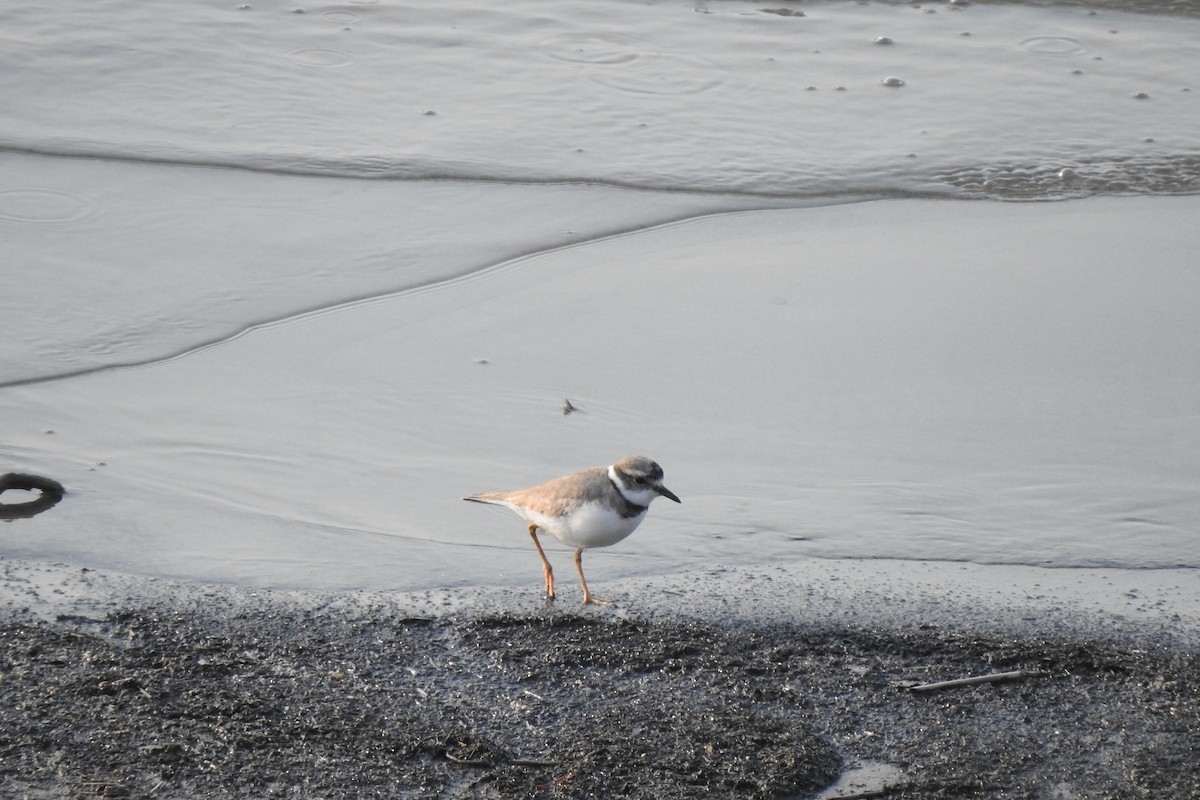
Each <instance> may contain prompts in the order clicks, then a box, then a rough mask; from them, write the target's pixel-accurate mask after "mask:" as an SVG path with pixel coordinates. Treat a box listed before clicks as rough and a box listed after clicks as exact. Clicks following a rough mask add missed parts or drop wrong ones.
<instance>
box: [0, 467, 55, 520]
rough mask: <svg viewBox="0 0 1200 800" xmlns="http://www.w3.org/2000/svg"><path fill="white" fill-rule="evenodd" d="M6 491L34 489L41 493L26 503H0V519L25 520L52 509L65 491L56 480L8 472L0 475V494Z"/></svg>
mask: <svg viewBox="0 0 1200 800" xmlns="http://www.w3.org/2000/svg"><path fill="white" fill-rule="evenodd" d="M6 489H36V490H38V491H39V492H41V493H42V495H41V497H39V498H37V499H36V500H30V501H29V502H28V503H0V519H27V518H29V517H32V516H34V515H35V514H40V513H42V512H43V511H45V510H46V509H48V508H51V507H53V506H54V505H55V504H56V503H58V501H59V500H62V499H63V495H64V494H66V493H67V490H66V489H64V488H63V485H62V484H61V483H59V482H58V481H56V480H52V479H50V478H43V477H42V476H41V475H22V474H21V473H19V472H9V473H7V474H5V475H0V492H3V491H5V490H6Z"/></svg>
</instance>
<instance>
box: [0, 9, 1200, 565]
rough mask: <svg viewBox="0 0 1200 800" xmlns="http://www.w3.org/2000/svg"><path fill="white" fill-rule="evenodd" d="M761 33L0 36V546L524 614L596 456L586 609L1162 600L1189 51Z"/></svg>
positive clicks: (196, 25)
mask: <svg viewBox="0 0 1200 800" xmlns="http://www.w3.org/2000/svg"><path fill="white" fill-rule="evenodd" d="M1129 8H1131V9H1136V8H1138V6H1130V7H1129ZM780 10H781V9H780V8H769V9H762V8H758V7H755V6H753V5H750V4H743V3H703V4H698V5H694V6H689V5H684V4H669V3H657V4H650V5H646V4H634V3H606V4H602V5H595V4H587V3H562V4H555V5H554V6H553V8H548V7H546V6H544V5H543V4H529V3H517V4H508V5H506V6H505V7H504V8H503V9H497V8H493V7H490V6H483V5H475V4H472V3H468V2H456V3H428V4H406V5H404V6H392V5H390V4H387V3H374V4H372V3H355V4H349V5H330V6H321V7H312V8H304V9H303V12H304V13H298V10H297V9H295V8H294V7H287V6H277V5H261V4H253V5H251V6H250V7H245V8H239V7H238V6H237V5H236V4H230V5H228V6H216V5H211V4H193V5H187V6H182V7H172V9H171V11H170V13H165V12H164V11H163V10H162V9H159V8H155V7H149V6H143V5H138V4H128V3H122V2H112V3H105V4H101V5H95V4H87V5H86V6H80V7H79V8H74V9H66V8H61V7H56V9H54V10H46V9H33V8H9V9H4V10H0V31H4V33H3V34H0V36H3V37H4V38H5V47H4V48H3V50H2V52H3V53H4V56H3V57H2V58H3V60H4V61H5V63H6V74H8V75H11V76H12V80H6V81H5V82H4V85H3V86H0V98H3V99H4V103H5V106H6V108H11V109H13V113H11V114H6V116H5V118H4V119H3V120H0V235H2V236H3V238H4V241H5V246H6V250H8V251H9V253H10V258H9V260H8V262H7V264H8V267H7V273H6V287H5V292H4V293H3V294H2V295H0V313H2V315H3V319H4V320H5V333H6V336H5V337H4V341H3V342H2V343H0V406H2V407H3V411H4V424H3V429H0V454H2V455H3V456H4V459H3V464H0V466H4V467H5V468H6V469H14V470H21V471H36V472H40V473H43V474H47V475H50V476H52V477H55V478H57V479H59V480H62V481H63V482H64V483H65V484H67V486H68V489H69V490H70V491H71V495H70V496H69V497H68V499H67V501H64V502H63V503H61V504H60V505H59V506H57V507H56V508H55V509H53V511H52V512H49V513H47V514H45V515H43V516H41V517H38V518H36V519H33V520H22V521H20V522H18V523H13V524H11V525H9V526H6V528H5V530H4V531H3V533H4V537H3V540H0V554H3V555H7V556H14V557H25V558H54V559H62V560H65V561H68V562H72V563H82V564H87V565H98V566H106V567H113V568H121V569H128V570H132V571H137V572H146V573H150V574H169V575H175V576H180V577H194V578H199V579H204V580H219V581H235V582H247V583H254V584H262V585H295V586H319V587H346V586H365V587H372V588H383V587H395V588H418V587H429V586H445V585H457V584H487V583H527V582H529V579H530V576H531V575H532V576H533V577H534V578H536V562H534V561H533V560H532V559H533V558H534V556H533V554H532V553H531V552H529V547H528V539H527V537H525V536H524V534H523V532H522V530H521V527H520V523H519V522H518V521H517V520H515V519H512V518H510V517H508V516H502V515H500V514H491V513H489V512H486V511H481V510H480V509H478V508H475V507H471V506H467V505H465V504H462V503H459V502H458V497H460V496H461V495H463V494H467V493H470V492H474V491H479V490H483V489H492V488H514V487H516V486H520V485H525V484H528V483H533V482H536V481H539V480H542V479H545V478H547V477H550V476H551V475H554V474H557V473H560V472H565V471H569V470H573V469H577V468H581V467H584V466H589V465H591V464H593V463H600V462H602V461H605V460H612V459H615V458H617V457H619V456H621V455H624V454H626V453H627V452H634V451H644V452H646V453H647V454H648V455H651V456H652V457H655V458H657V459H658V460H660V461H661V462H662V463H663V465H664V467H665V468H666V470H667V477H668V485H670V486H671V487H672V489H674V490H675V491H676V492H677V493H678V494H680V495H681V496H682V497H683V498H684V505H683V506H680V507H672V508H659V507H656V508H655V509H654V510H653V511H652V512H651V515H650V520H649V521H648V522H647V523H645V525H644V527H643V529H642V530H640V531H639V532H638V533H637V534H635V536H634V537H633V538H632V539H630V540H629V541H628V542H626V543H623V544H622V545H620V546H618V547H617V548H614V549H612V550H610V551H603V552H602V553H597V554H595V555H589V561H590V562H591V563H592V564H594V565H596V566H595V567H591V569H598V570H599V571H598V572H597V573H596V574H598V575H607V576H609V577H612V576H618V575H634V574H655V573H662V572H672V571H676V570H682V569H699V568H704V567H705V566H707V565H712V564H731V563H732V564H744V565H754V564H763V563H778V562H786V561H788V560H794V559H802V558H808V557H813V556H820V557H864V558H877V557H889V558H918V559H950V560H965V561H977V562H1003V563H1026V564H1048V565H1055V566H1067V565H1073V566H1096V565H1106V566H1127V567H1166V566H1191V567H1196V566H1200V544H1198V543H1197V530H1196V523H1195V520H1197V519H1200V489H1198V488H1197V485H1196V483H1195V479H1194V476H1195V475H1197V474H1200V464H1198V463H1197V459H1198V457H1197V456H1196V455H1195V454H1196V453H1197V452H1200V448H1198V447H1197V445H1200V441H1198V440H1197V432H1198V431H1197V428H1196V425H1195V421H1196V420H1197V419H1200V407H1198V405H1197V402H1198V401H1197V400H1196V398H1197V397H1200V392H1198V391H1197V390H1198V389H1200V385H1198V384H1200V368H1198V367H1197V366H1196V364H1195V359H1194V358H1193V357H1192V350H1193V349H1194V348H1193V347H1192V344H1191V343H1193V342H1195V341H1197V334H1200V330H1197V328H1198V327H1200V324H1198V323H1197V322H1196V321H1195V314H1194V313H1193V306H1194V302H1193V301H1194V298H1195V297H1196V296H1197V289H1198V288H1200V287H1198V286H1197V278H1196V275H1195V271H1194V269H1192V263H1193V261H1194V254H1195V252H1196V250H1197V247H1198V246H1200V233H1197V232H1196V228H1195V225H1194V222H1193V220H1194V219H1195V212H1196V203H1195V199H1194V196H1191V195H1190V194H1189V193H1191V192H1194V191H1195V190H1196V189H1197V187H1198V186H1200V181H1198V175H1200V136H1198V135H1197V133H1196V128H1195V125H1194V120H1195V119H1196V118H1197V107H1196V102H1197V101H1196V99H1195V95H1196V93H1195V92H1193V91H1192V89H1193V87H1192V86H1190V85H1188V79H1189V77H1190V76H1192V75H1194V74H1195V70H1196V67H1197V66H1200V63H1198V62H1200V55H1198V53H1197V51H1196V49H1195V48H1194V46H1193V43H1194V42H1195V41H1196V40H1197V34H1198V33H1200V21H1198V20H1196V19H1194V18H1190V17H1179V16H1154V15H1149V14H1135V13H1129V12H1126V11H1120V10H1113V9H1110V8H1106V9H1102V10H1099V11H1097V10H1095V9H1087V8H1079V7H1069V8H1041V7H1029V6H1020V5H1015V6H993V5H987V6H982V5H968V6H960V5H941V4H936V5H924V6H921V7H912V6H909V5H881V4H874V5H866V6H863V5H858V4H848V3H831V4H819V3H813V4H808V3H805V4H796V5H794V6H793V5H789V6H787V8H786V10H788V11H791V12H793V13H788V14H784V13H780ZM797 11H802V12H803V15H800V14H797V13H795V12H797ZM1093 12H1094V13H1093ZM888 78H895V79H896V80H894V81H888V80H887V79H888ZM1140 95H1145V96H1140ZM31 98H32V99H31ZM1129 194H1141V195H1147V194H1185V195H1188V196H1185V197H1179V198H1161V197H1160V198H1153V197H1141V198H1132V197H1120V195H1129ZM1094 195H1107V196H1106V197H1100V198H1095V199H1091V200H1080V199H1076V200H1071V201H1069V202H1064V203H1056V204H1038V205H1029V204H1013V203H999V202H983V203H970V204H968V203H963V202H961V200H964V199H980V198H993V199H1005V200H1016V199H1041V200H1046V199H1060V200H1061V199H1065V198H1083V197H1087V196H1094ZM904 197H907V198H930V197H942V198H954V199H955V201H943V202H935V201H933V200H930V199H924V200H914V199H908V200H903V201H901V200H899V199H889V200H885V201H880V200H879V199H880V198H904ZM872 198H874V199H876V200H877V202H855V203H850V202H848V201H850V200H856V199H857V200H867V199H872ZM566 398H570V400H571V402H572V403H573V404H574V405H576V406H577V407H578V408H579V409H580V410H579V413H575V414H571V415H570V416H565V415H563V414H562V413H561V408H562V404H563V400H564V399H566ZM552 558H560V559H561V556H552ZM561 560H563V561H564V565H565V559H561Z"/></svg>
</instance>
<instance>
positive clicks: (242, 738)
mask: <svg viewBox="0 0 1200 800" xmlns="http://www.w3.org/2000/svg"><path fill="white" fill-rule="evenodd" d="M0 564H2V565H3V569H4V579H3V581H2V582H0V585H2V586H3V588H4V592H3V594H2V595H0V609H2V613H0V620H2V622H0V629H2V631H3V634H2V637H0V642H2V643H3V649H2V654H0V674H2V675H3V678H2V680H0V714H3V715H4V723H3V725H0V730H2V731H3V733H2V734H0V753H3V758H2V759H0V764H2V765H3V766H2V767H0V795H3V796H5V797H32V798H43V797H155V798H164V797H179V798H183V797H207V798H245V797H339V798H354V797H406V798H407V797H413V798H416V797H435V796H449V797H518V798H540V797H547V798H548V797H579V798H584V797H617V796H628V797H645V798H651V797H653V798H663V797H680V798H682V797H700V796H726V797H735V796H736V797H747V798H772V797H814V796H822V797H888V798H951V797H953V798H958V797H964V798H965V797H986V798H1046V797H1057V798H1075V797H1106V798H1126V797H1128V798H1135V797H1172V798H1185V797H1197V796H1200V775H1198V774H1197V773H1196V770H1195V764H1196V763H1197V757H1198V756H1200V689H1198V688H1197V687H1198V685H1200V684H1198V683H1197V680H1196V678H1197V674H1198V667H1200V663H1198V661H1200V659H1198V656H1197V652H1196V649H1195V647H1194V639H1192V640H1187V639H1186V638H1185V637H1182V636H1180V635H1177V634H1178V633H1180V631H1176V630H1175V629H1174V628H1173V626H1172V624H1171V622H1170V620H1171V615H1170V614H1166V615H1165V616H1163V617H1161V618H1159V619H1158V620H1157V621H1156V622H1155V623H1153V624H1145V623H1137V624H1134V622H1136V621H1134V622H1129V621H1127V623H1128V624H1125V623H1121V622H1120V621H1119V620H1116V619H1115V618H1113V619H1106V618H1104V617H1103V615H1096V614H1092V615H1090V618H1089V619H1086V620H1079V619H1077V614H1076V612H1075V611H1072V610H1070V609H1065V610H1063V611H1062V613H1061V615H1060V617H1059V618H1058V619H1053V620H1052V619H1051V617H1052V616H1054V615H1052V614H1039V615H1038V617H1037V618H1028V619H1023V618H1022V617H1023V616H1026V615H1028V613H1029V608H1028V607H1026V608H1016V607H1014V608H1011V609H1009V611H1010V612H1011V615H1012V616H1011V618H1008V619H1004V614H1003V610H1002V609H996V608H992V609H987V610H986V613H985V615H984V617H989V618H992V619H994V620H995V621H996V623H997V624H994V625H984V624H980V622H979V619H981V617H977V616H973V615H972V614H971V613H968V610H967V609H965V608H964V609H963V613H962V614H961V615H960V619H961V623H960V624H954V623H953V622H951V621H949V620H951V619H953V617H954V615H955V613H954V609H952V608H947V609H946V613H945V614H944V615H943V616H942V617H938V616H937V615H928V614H925V613H923V612H921V611H920V609H919V608H918V607H917V604H916V602H915V601H913V598H912V596H910V597H909V602H908V607H907V611H906V613H902V614H888V613H869V611H870V610H869V609H866V608H865V605H864V604H862V603H860V604H859V605H860V607H861V608H860V609H858V610H856V609H853V608H842V609H839V610H837V611H836V612H835V611H833V610H832V609H829V608H824V607H823V606H822V604H821V603H820V602H819V601H817V600H816V599H815V598H814V597H811V596H810V597H809V598H807V600H806V601H805V602H804V603H802V604H801V605H800V606H798V607H797V608H796V612H797V613H795V614H792V615H787V614H779V613H762V614H758V613H755V612H754V610H753V609H747V608H746V606H745V603H744V602H743V601H744V599H745V598H744V597H741V598H739V597H736V596H732V595H734V594H735V593H731V592H728V591H725V590H727V589H728V587H727V586H724V587H723V586H722V584H721V582H720V581H719V580H713V581H710V582H708V583H707V584H706V585H704V586H696V582H695V581H687V582H678V583H677V584H676V585H675V586H674V588H671V586H670V585H671V584H672V582H671V581H670V580H667V581H666V584H668V591H666V592H665V593H664V594H663V595H662V596H660V597H659V598H658V600H654V601H652V600H651V599H650V598H649V597H648V596H646V597H645V598H644V600H645V602H641V603H639V598H638V597H637V596H634V595H633V594H632V592H633V591H634V590H636V589H637V588H638V587H632V588H631V587H630V586H628V585H619V586H615V587H609V588H610V589H615V590H616V591H617V592H618V595H616V596H614V597H618V596H619V597H620V600H619V604H618V606H617V607H615V608H613V609H596V608H588V609H583V608H581V607H579V606H577V605H575V603H576V602H577V598H574V597H571V596H567V597H563V598H560V599H559V600H558V602H557V603H556V604H555V605H554V606H553V607H548V606H545V605H543V604H542V603H541V602H540V601H539V600H538V599H537V598H536V596H535V594H534V592H533V591H532V590H530V591H528V592H525V591H519V590H512V589H506V590H503V591H502V592H499V593H497V595H496V596H495V597H492V598H489V597H487V596H486V595H485V594H481V593H472V592H455V593H424V594H421V595H399V594H397V595H390V596H389V595H387V594H383V593H338V594H320V595H318V594H311V593H297V592H287V591H252V590H247V589H238V588H230V587H217V586H205V585H202V584H186V583H172V582H168V581H162V580H153V579H141V578H126V577H122V576H114V575H112V574H105V573H96V572H90V571H87V570H79V569H78V568H69V567H44V566H41V565H36V564H30V563H27V562H13V561H4V562H0ZM945 569H947V570H949V569H952V566H950V565H945ZM684 583H690V584H691V585H693V586H694V592H695V593H694V594H693V595H690V596H689V595H688V594H687V593H686V592H685V591H677V589H678V587H679V586H681V585H683V584H684ZM739 585H741V586H745V584H744V583H740V582H739ZM758 587H759V588H758V589H757V591H762V592H763V593H764V597H766V596H767V595H769V594H773V593H774V591H775V590H778V589H779V588H780V587H778V586H775V587H771V586H770V581H760V582H759V583H758ZM641 589H642V590H643V591H645V589H646V587H644V586H643V587H641ZM722 592H724V595H725V596H724V597H718V596H717V595H720V594H721V593H722ZM702 597H703V598H707V601H708V603H709V605H708V606H707V607H705V608H699V606H700V605H702V604H701V603H700V599H701V598H702ZM689 600H696V601H697V602H696V603H690V602H689ZM722 600H724V601H726V602H732V603H735V604H740V605H739V608H740V609H741V612H740V613H733V612H732V611H731V613H726V614H716V613H713V612H712V611H711V609H712V608H715V607H718V606H719V605H720V603H721V601H722ZM672 603H674V604H675V605H676V606H677V608H678V611H676V612H671V611H670V610H669V609H670V607H671V604H672ZM768 605H770V603H768V602H764V606H768ZM880 605H891V606H897V605H900V606H904V605H905V601H904V599H903V598H897V597H895V596H893V597H891V598H890V599H887V600H885V601H884V602H883V603H881V604H880ZM639 606H640V607H641V608H640V609H639ZM806 606H807V611H806V610H805V607H806ZM689 608H690V609H691V611H690V612H689V611H688V609H689ZM664 609H667V610H664ZM747 612H749V613H747ZM860 612H861V613H860ZM906 616H907V617H908V621H907V622H905V621H903V620H904V618H905V617H906ZM789 617H790V618H789ZM1071 619H1076V621H1077V622H1078V623H1079V624H1078V625H1070V624H1064V621H1067V620H1071ZM756 620H757V621H756ZM922 620H925V621H922ZM1110 623H1111V624H1110ZM1175 627H1178V626H1175ZM1021 631H1024V632H1023V633H1022V632H1021ZM1014 671H1020V672H1021V673H1022V675H1021V676H1019V677H1017V678H1016V679H1013V680H1007V681H1002V682H994V683H992V682H989V683H983V684H977V685H971V686H962V687H954V688H946V689H943V690H940V691H931V692H918V691H913V689H912V686H914V685H919V684H923V683H929V682H935V681H943V680H948V679H955V678H962V677H966V676H972V675H985V674H995V673H1007V672H1014ZM839 776H841V783H839V784H837V785H836V786H835V787H834V788H833V789H827V788H826V787H828V786H829V785H830V784H834V783H835V782H836V781H838V780H839ZM822 792H825V794H821V793H822Z"/></svg>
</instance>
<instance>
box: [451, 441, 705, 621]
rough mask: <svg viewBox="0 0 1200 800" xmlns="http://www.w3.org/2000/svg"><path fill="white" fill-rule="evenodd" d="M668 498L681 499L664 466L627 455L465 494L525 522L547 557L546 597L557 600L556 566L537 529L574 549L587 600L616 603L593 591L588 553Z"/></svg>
mask: <svg viewBox="0 0 1200 800" xmlns="http://www.w3.org/2000/svg"><path fill="white" fill-rule="evenodd" d="M657 497H665V498H667V499H668V500H674V501H675V502H676V503H682V502H683V501H682V500H680V499H679V498H678V497H676V496H675V493H674V492H672V491H671V490H670V489H668V488H667V487H666V486H663V470H662V467H660V466H659V465H658V464H656V463H654V462H653V461H651V460H650V459H649V458H646V457H645V456H628V457H627V458H623V459H621V460H620V461H618V462H617V463H615V464H613V465H611V466H608V467H592V468H591V469H585V470H582V471H580V472H573V473H571V474H570V475H563V476H561V477H558V478H553V479H551V480H548V481H546V482H545V483H540V484H538V485H537V486H531V487H529V488H528V489H517V490H516V491H512V492H483V493H480V494H475V495H471V496H470V497H464V498H463V500H467V501H469V502H472V503H489V504H491V505H497V506H504V507H505V508H507V509H509V510H511V511H513V512H515V513H516V514H517V515H518V516H520V517H521V518H522V519H524V520H525V522H526V523H528V526H529V535H530V537H532V538H533V546H534V547H536V548H537V551H538V555H539V556H541V558H542V574H543V576H544V577H545V580H546V599H547V600H548V601H553V600H554V569H553V568H552V567H551V566H550V561H549V560H548V559H547V558H546V552H545V551H544V550H542V544H541V542H540V541H538V531H543V532H545V533H549V534H550V535H551V536H553V537H554V538H555V539H558V540H559V541H560V542H562V543H563V544H566V545H570V546H571V547H574V548H575V569H577V570H578V571H579V583H580V585H582V586H583V604H584V605H585V606H588V605H603V606H607V605H612V604H611V603H609V602H608V601H607V600H601V599H600V598H598V597H596V596H595V595H593V594H592V593H591V591H590V590H589V589H588V585H587V579H586V578H584V577H583V551H584V550H587V549H589V548H592V547H608V546H609V545H613V544H616V543H617V542H619V541H621V540H622V539H624V538H625V537H626V536H628V535H629V534H631V533H633V531H634V529H636V528H637V526H638V525H640V524H641V522H642V520H643V519H645V518H646V510H647V509H648V508H650V502H651V501H652V500H654V499H655V498H657Z"/></svg>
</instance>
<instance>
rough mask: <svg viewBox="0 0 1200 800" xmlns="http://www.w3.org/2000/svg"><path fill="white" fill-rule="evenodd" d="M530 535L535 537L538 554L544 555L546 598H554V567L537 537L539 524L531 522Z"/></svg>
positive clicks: (534, 544)
mask: <svg viewBox="0 0 1200 800" xmlns="http://www.w3.org/2000/svg"><path fill="white" fill-rule="evenodd" d="M529 535H530V537H531V538H532V539H533V546H534V547H536V548H537V551H538V555H539V556H541V557H542V573H543V574H544V575H545V576H546V599H547V600H553V599H554V568H553V567H551V566H550V561H549V560H548V559H547V558H546V553H545V551H543V550H542V543H541V542H539V541H538V538H537V525H534V524H533V523H532V522H531V523H529Z"/></svg>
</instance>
